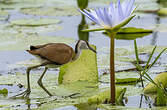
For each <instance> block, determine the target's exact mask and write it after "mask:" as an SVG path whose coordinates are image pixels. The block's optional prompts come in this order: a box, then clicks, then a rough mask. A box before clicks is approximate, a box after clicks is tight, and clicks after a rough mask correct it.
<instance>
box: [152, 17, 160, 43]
mask: <svg viewBox="0 0 167 110" xmlns="http://www.w3.org/2000/svg"><path fill="white" fill-rule="evenodd" d="M155 24H156V25H157V24H160V16H159V15H157V17H156V18H155ZM157 28H158V26H157ZM157 38H158V30H155V31H154V32H153V37H152V40H151V45H156V43H157Z"/></svg>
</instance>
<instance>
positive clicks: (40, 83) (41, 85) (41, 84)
mask: <svg viewBox="0 0 167 110" xmlns="http://www.w3.org/2000/svg"><path fill="white" fill-rule="evenodd" d="M47 69H48V68H47V67H45V70H44V71H43V73H42V75H41V76H40V78H39V79H38V85H39V86H40V87H41V88H42V89H43V90H44V91H45V92H46V93H47V94H48V95H49V96H52V94H51V93H50V92H49V91H48V90H47V89H46V88H45V87H44V86H43V83H42V78H43V76H44V75H45V73H46V71H47Z"/></svg>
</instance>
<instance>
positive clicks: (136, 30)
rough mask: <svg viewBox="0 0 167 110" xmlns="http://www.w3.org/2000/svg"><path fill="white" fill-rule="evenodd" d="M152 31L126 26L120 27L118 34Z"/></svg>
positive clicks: (150, 31)
mask: <svg viewBox="0 0 167 110" xmlns="http://www.w3.org/2000/svg"><path fill="white" fill-rule="evenodd" d="M152 32H153V31H152V30H149V29H143V28H135V27H126V28H121V29H120V30H119V31H118V34H137V33H152Z"/></svg>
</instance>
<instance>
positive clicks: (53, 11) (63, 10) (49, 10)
mask: <svg viewBox="0 0 167 110" xmlns="http://www.w3.org/2000/svg"><path fill="white" fill-rule="evenodd" d="M21 13H24V14H31V15H40V16H74V15H79V14H80V13H79V12H78V11H77V8H76V7H73V6H57V7H44V8H24V9H21Z"/></svg>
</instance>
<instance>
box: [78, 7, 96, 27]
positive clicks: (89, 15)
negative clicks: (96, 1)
mask: <svg viewBox="0 0 167 110" xmlns="http://www.w3.org/2000/svg"><path fill="white" fill-rule="evenodd" d="M79 12H81V13H82V14H84V15H85V16H87V17H88V18H89V19H90V20H92V21H93V22H95V23H97V24H99V22H98V20H97V19H96V18H95V17H94V16H93V15H92V14H91V13H90V12H88V11H87V10H85V9H84V11H82V10H79Z"/></svg>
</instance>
